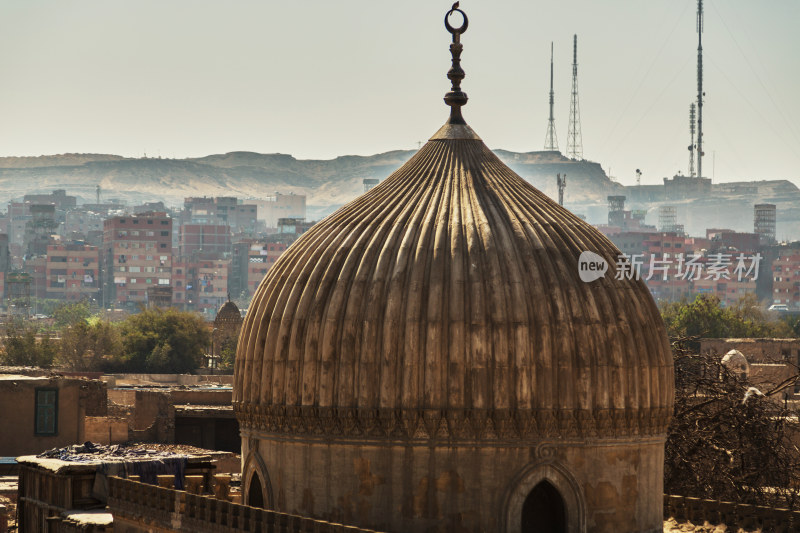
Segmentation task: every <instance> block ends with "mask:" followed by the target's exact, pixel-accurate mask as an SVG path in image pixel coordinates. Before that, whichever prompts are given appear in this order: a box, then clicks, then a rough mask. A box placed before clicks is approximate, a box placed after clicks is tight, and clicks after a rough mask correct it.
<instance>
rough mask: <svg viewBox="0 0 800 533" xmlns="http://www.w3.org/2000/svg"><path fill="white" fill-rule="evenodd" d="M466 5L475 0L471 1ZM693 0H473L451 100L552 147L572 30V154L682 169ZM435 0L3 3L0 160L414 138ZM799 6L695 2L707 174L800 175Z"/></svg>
mask: <svg viewBox="0 0 800 533" xmlns="http://www.w3.org/2000/svg"><path fill="white" fill-rule="evenodd" d="M473 4H474V5H473ZM695 6H696V2H695V1H693V0H681V1H678V2H675V1H664V0H660V1H657V2H635V3H634V2H624V1H621V0H611V1H604V2H590V1H588V0H584V1H571V2H553V3H544V2H539V3H531V2H523V1H498V2H491V3H487V2H481V3H478V2H475V3H471V4H470V5H469V16H470V39H469V41H468V42H467V43H465V50H464V55H463V66H464V69H465V71H466V74H467V76H466V79H465V80H464V83H463V87H464V90H465V91H466V92H467V94H468V95H469V97H470V101H469V104H468V105H467V106H466V108H465V110H464V113H465V116H466V117H467V120H468V121H469V123H470V124H471V125H472V126H473V127H474V128H475V129H476V131H480V132H481V136H482V138H483V139H484V140H485V141H486V142H487V144H488V145H489V146H490V147H491V148H495V149H497V148H503V149H508V150H513V151H519V152H522V151H536V150H541V149H542V147H543V142H544V136H545V131H546V121H547V113H548V108H547V92H548V89H549V87H548V82H549V80H548V69H549V52H550V50H549V49H550V42H551V41H553V42H554V48H555V82H554V83H555V119H556V129H557V134H558V139H559V144H560V148H561V150H562V152H563V151H564V150H565V147H566V133H567V120H568V111H569V96H570V95H569V92H570V87H571V80H570V75H571V65H570V64H571V59H572V58H571V55H572V36H573V34H577V35H578V63H579V76H578V78H579V90H580V107H581V119H582V133H583V146H584V157H585V158H586V159H588V160H592V161H596V162H599V163H600V164H601V165H602V166H603V168H604V170H605V171H606V172H607V173H609V174H611V175H612V176H615V177H616V178H617V179H618V180H619V181H620V182H621V183H623V184H633V183H634V182H635V169H636V168H641V169H642V172H643V175H642V183H643V184H657V183H660V182H661V180H662V178H663V177H666V176H672V175H673V174H675V173H676V172H677V171H681V172H684V173H685V172H686V169H687V162H688V151H687V149H686V146H687V145H688V143H689V132H688V123H689V120H688V109H689V104H690V103H691V102H692V101H693V100H694V99H695V98H696V82H695V61H696V47H697V42H696V33H695V22H694V19H695ZM441 11H442V5H440V4H439V3H435V2H422V1H413V2H402V3H395V4H389V3H384V2H367V1H363V0H362V1H344V2H335V3H330V2H316V1H312V2H302V3H297V2H265V3H255V2H244V1H233V2H226V3H225V4H224V5H222V4H220V3H217V2H196V1H192V2H187V1H174V2H169V3H163V2H155V1H142V2H135V3H126V2H111V3H109V2H101V1H86V2H81V3H61V2H22V1H11V2H4V4H3V7H2V8H0V13H2V17H0V46H1V47H2V49H3V50H4V53H2V54H0V71H2V72H3V84H2V89H0V95H2V97H1V98H0V116H2V117H3V118H2V123H1V124H0V156H23V155H41V154H56V153H67V152H81V153H110V154H119V155H123V156H129V157H141V156H142V155H143V154H145V153H146V154H147V155H148V156H161V157H176V158H181V157H195V156H202V155H207V154H212V153H224V152H229V151H237V150H247V151H254V152H260V153H275V152H280V153H288V154H291V155H293V156H295V157H297V158H314V159H316V158H319V159H329V158H334V157H336V156H339V155H346V154H361V155H370V154H374V153H380V152H386V151H390V150H397V149H412V148H416V147H417V141H424V140H426V139H427V137H429V136H430V135H431V134H432V133H433V132H435V131H436V129H437V128H438V126H439V125H440V124H441V122H442V121H443V120H444V118H445V117H446V113H447V110H446V107H445V106H444V105H443V103H442V101H441V96H442V95H443V94H444V92H445V91H446V90H447V88H448V82H447V79H446V78H445V76H444V74H445V72H446V69H447V67H448V61H447V57H446V56H447V45H448V38H449V36H448V35H447V34H444V33H442V32H441V31H440V28H439V26H440V25H441ZM798 16H800V4H798V3H796V2H792V1H789V0H781V1H774V2H769V3H761V2H745V1H729V2H720V1H719V0H717V1H708V2H707V3H706V18H705V29H704V30H705V31H704V35H703V41H704V60H705V66H706V68H705V91H706V101H705V107H704V113H705V114H704V138H705V153H706V158H705V161H704V174H705V175H706V177H713V178H714V179H715V181H736V180H762V179H788V180H791V181H793V182H794V183H795V184H798V185H800V172H798V170H797V169H798V165H800V155H798V154H800V150H799V149H798V148H800V127H798V125H797V123H796V119H797V118H798V117H800V103H798V100H797V98H796V97H795V96H794V95H796V94H797V92H798V89H799V88H800V70H799V69H798V64H797V61H796V57H795V53H796V50H797V49H798V48H799V47H800V36H799V35H798V33H797V32H796V31H795V29H794V27H793V25H794V21H796V20H798Z"/></svg>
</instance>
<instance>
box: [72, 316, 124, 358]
mask: <svg viewBox="0 0 800 533" xmlns="http://www.w3.org/2000/svg"><path fill="white" fill-rule="evenodd" d="M121 354H122V339H121V337H120V334H119V330H118V328H117V327H116V326H115V325H114V324H111V323H110V322H107V321H102V320H100V319H99V318H97V317H93V318H91V319H89V320H80V321H78V322H75V323H73V324H72V325H70V326H67V327H65V328H63V329H62V330H61V343H60V351H59V355H58V364H59V366H61V367H64V368H68V369H70V370H79V371H102V370H111V369H112V368H111V367H113V365H114V361H118V360H119V358H120V355H121Z"/></svg>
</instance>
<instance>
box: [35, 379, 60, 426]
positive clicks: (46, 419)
mask: <svg viewBox="0 0 800 533" xmlns="http://www.w3.org/2000/svg"><path fill="white" fill-rule="evenodd" d="M34 426H35V427H36V435H56V434H57V433H58V389H36V420H35V423H34Z"/></svg>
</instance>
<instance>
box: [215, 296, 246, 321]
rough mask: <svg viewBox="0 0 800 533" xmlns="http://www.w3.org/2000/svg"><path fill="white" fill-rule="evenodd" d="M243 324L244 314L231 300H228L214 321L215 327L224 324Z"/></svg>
mask: <svg viewBox="0 0 800 533" xmlns="http://www.w3.org/2000/svg"><path fill="white" fill-rule="evenodd" d="M241 323H242V313H241V312H240V311H239V308H238V307H237V306H236V304H235V303H233V302H232V301H231V300H228V301H227V302H225V303H224V304H222V306H221V307H220V308H219V311H217V316H216V318H215V319H214V326H219V325H222V324H233V325H234V326H238V325H239V324H241Z"/></svg>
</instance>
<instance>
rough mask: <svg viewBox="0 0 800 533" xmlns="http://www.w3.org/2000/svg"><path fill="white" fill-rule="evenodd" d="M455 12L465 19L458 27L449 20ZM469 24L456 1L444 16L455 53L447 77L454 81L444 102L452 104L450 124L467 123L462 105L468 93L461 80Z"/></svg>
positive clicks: (451, 47) (451, 48)
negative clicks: (465, 35) (462, 52)
mask: <svg viewBox="0 0 800 533" xmlns="http://www.w3.org/2000/svg"><path fill="white" fill-rule="evenodd" d="M455 12H458V13H461V17H462V18H463V19H464V22H463V24H462V25H461V26H459V27H458V28H454V27H453V26H451V25H450V21H449V20H448V19H449V18H450V15H452V14H453V13H455ZM468 25H469V20H468V19H467V14H466V13H464V12H463V11H461V10H460V9H458V2H456V3H455V4H453V7H452V8H450V11H448V12H447V14H445V16H444V27H445V28H447V31H449V32H450V33H452V34H453V42H452V43H451V44H450V53H451V54H452V55H453V66H452V67H450V70H448V71H447V77H448V78H449V79H450V81H451V82H452V87H450V91H449V92H448V93H447V94H445V95H444V102H445V103H446V104H447V105H449V106H450V120H449V121H448V123H449V124H466V122H464V117H462V116H461V106H463V105H465V104H466V103H467V93H465V92H464V91H462V90H461V80H463V79H464V70H463V69H462V68H461V50H463V48H464V47H463V45H462V44H461V34H462V33H464V32H465V31H467V26H468Z"/></svg>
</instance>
